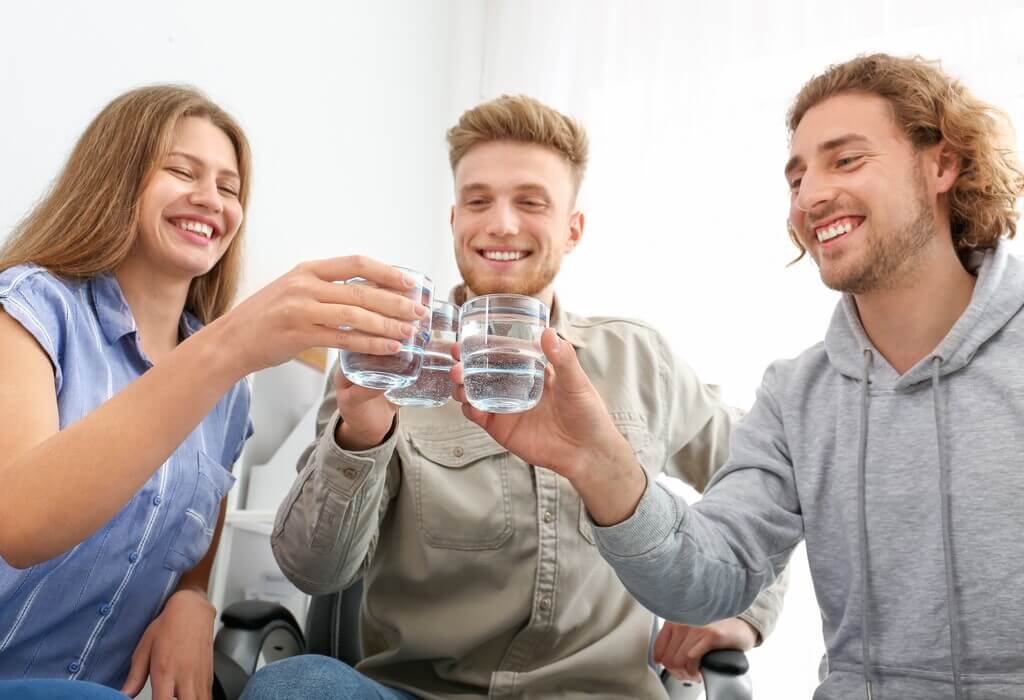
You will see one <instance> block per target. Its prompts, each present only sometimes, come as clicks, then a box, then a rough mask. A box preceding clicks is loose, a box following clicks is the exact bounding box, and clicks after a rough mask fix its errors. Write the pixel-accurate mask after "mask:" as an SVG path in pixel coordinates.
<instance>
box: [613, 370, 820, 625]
mask: <svg viewBox="0 0 1024 700" xmlns="http://www.w3.org/2000/svg"><path fill="white" fill-rule="evenodd" d="M773 378H774V371H773V369H769V371H768V373H767V374H766V375H765V381H764V383H763V384H762V386H761V388H760V390H759V391H758V395H757V400H756V401H755V403H754V407H753V408H752V409H751V412H750V413H749V414H748V415H747V416H746V417H745V418H744V419H743V420H741V421H740V423H739V424H738V426H737V427H736V430H735V432H734V433H733V436H732V440H731V450H730V451H731V456H730V458H729V460H728V462H727V463H726V464H725V466H724V467H722V468H721V469H720V470H718V472H716V474H715V475H714V477H713V478H712V480H711V483H710V485H709V486H708V489H707V491H706V492H705V494H704V497H703V499H702V500H701V501H700V502H699V503H697V504H695V505H694V506H688V505H687V504H686V502H685V501H684V500H683V499H682V498H680V497H678V496H676V495H674V494H672V493H671V492H669V491H668V490H667V489H665V488H664V487H663V486H661V485H660V484H658V483H655V482H649V483H648V485H647V489H646V491H645V492H644V495H643V497H642V498H641V499H640V503H639V504H638V505H637V509H636V512H634V514H633V515H632V516H630V517H629V518H628V519H627V520H625V521H623V522H621V523H619V524H617V525H613V526H611V527H606V528H602V527H596V526H595V527H594V532H595V535H596V538H597V541H598V544H599V546H600V550H601V553H602V555H603V556H604V557H605V559H607V560H608V562H609V563H610V564H611V565H612V567H613V568H614V569H615V570H616V573H617V574H618V575H619V578H620V579H622V582H623V583H624V584H625V586H626V588H627V589H629V591H630V593H632V594H633V595H634V596H635V597H636V598H637V600H639V601H640V602H641V603H642V604H643V605H644V606H645V607H647V608H648V609H650V610H651V611H653V612H654V613H655V614H657V615H659V616H660V617H664V618H665V619H667V620H672V621H674V622H682V623H685V624H691V625H705V624H708V623H710V622H713V621H715V620H721V619H724V618H728V617H734V616H737V615H739V614H741V613H744V611H747V610H748V608H750V607H751V605H752V604H753V603H754V601H755V599H756V598H757V597H758V595H759V594H761V592H762V591H764V590H765V589H767V588H768V587H769V586H770V585H771V584H772V583H773V582H774V581H775V580H776V578H777V577H778V576H779V574H780V573H781V572H782V570H783V568H784V567H785V565H786V563H787V562H788V560H789V556H790V554H791V553H792V551H793V548H794V547H796V545H797V544H798V543H799V542H800V540H801V539H802V538H803V517H802V515H801V512H800V505H799V501H798V498H797V492H796V483H795V479H794V473H793V467H792V464H791V462H790V458H789V450H788V447H787V444H786V436H785V430H784V426H783V421H782V416H781V411H780V410H779V404H778V402H777V401H776V399H775V396H774V394H773V392H772V389H771V386H772V384H773ZM783 585H784V584H783Z"/></svg>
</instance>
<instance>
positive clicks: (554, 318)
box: [448, 284, 586, 349]
mask: <svg viewBox="0 0 1024 700" xmlns="http://www.w3.org/2000/svg"><path fill="white" fill-rule="evenodd" d="M448 300H449V301H450V302H452V303H453V304H456V305H458V306H462V305H463V304H465V303H466V285H465V284H459V285H456V286H455V287H453V288H452V291H451V292H450V293H449V294H448ZM548 325H549V326H551V327H552V328H554V329H555V332H556V333H558V335H559V337H561V338H563V339H565V340H567V341H569V342H570V343H572V346H573V347H574V348H577V349H579V348H583V347H586V341H585V339H584V338H583V336H582V335H581V334H580V329H579V328H577V327H575V326H574V325H573V324H572V319H571V318H570V315H569V314H568V313H566V312H565V311H563V310H562V305H561V304H560V303H558V295H557V294H555V295H553V296H552V299H551V318H550V321H549V323H548Z"/></svg>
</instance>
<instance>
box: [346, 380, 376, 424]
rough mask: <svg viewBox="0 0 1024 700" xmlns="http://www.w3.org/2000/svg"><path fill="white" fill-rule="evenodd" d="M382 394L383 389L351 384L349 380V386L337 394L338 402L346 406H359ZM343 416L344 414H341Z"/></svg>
mask: <svg viewBox="0 0 1024 700" xmlns="http://www.w3.org/2000/svg"><path fill="white" fill-rule="evenodd" d="M383 395H384V390H383V389H369V388H367V387H365V386H359V385H358V384H352V383H351V382H349V388H347V389H344V390H343V391H341V392H340V393H339V394H338V397H339V403H342V404H344V405H345V406H346V407H347V408H355V407H356V406H361V405H363V404H364V403H367V402H368V401H373V400H374V399H376V398H379V397H381V396H383ZM342 415H343V416H344V414H342Z"/></svg>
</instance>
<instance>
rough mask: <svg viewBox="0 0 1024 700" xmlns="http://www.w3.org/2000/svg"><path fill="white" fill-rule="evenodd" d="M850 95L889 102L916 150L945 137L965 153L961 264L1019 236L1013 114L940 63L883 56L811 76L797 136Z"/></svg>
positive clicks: (792, 114)
mask: <svg viewBox="0 0 1024 700" xmlns="http://www.w3.org/2000/svg"><path fill="white" fill-rule="evenodd" d="M850 92H866V93H870V94H874V95H878V96H880V97H883V98H885V99H886V100H887V101H888V102H889V104H890V106H891V107H892V111H893V116H894V117H895V119H896V123H897V124H898V125H899V126H900V128H902V129H903V132H904V133H905V134H906V135H907V137H908V138H909V139H910V141H911V143H912V144H913V145H914V148H915V149H918V150H920V149H924V148H927V147H929V146H934V145H935V144H937V143H939V142H940V141H943V140H945V141H946V143H948V144H949V146H950V148H952V150H953V152H954V153H955V154H956V155H957V158H958V160H959V167H960V172H959V175H958V176H957V179H956V182H955V183H954V184H953V187H952V189H950V191H949V192H948V193H947V199H948V202H949V209H950V227H951V230H952V235H953V244H954V246H955V247H956V250H957V254H958V255H960V257H961V259H964V257H965V256H966V254H967V253H969V252H970V251H971V250H975V249H986V248H992V247H994V246H995V245H996V243H997V242H998V240H999V239H1000V238H1002V237H1006V238H1013V237H1014V235H1015V234H1016V232H1017V210H1016V206H1017V200H1018V199H1019V198H1020V197H1021V195H1022V193H1024V171H1022V170H1021V166H1020V164H1019V162H1018V160H1017V155H1016V153H1015V151H1014V149H1013V147H1012V144H1013V128H1012V125H1011V124H1010V120H1009V118H1008V117H1007V116H1006V114H1005V113H1003V112H1002V111H1000V110H998V109H996V108H995V107H993V106H992V105H990V104H987V103H986V102H983V101H982V100H979V99H978V98H976V97H975V96H974V95H972V94H971V93H970V92H968V90H967V89H966V88H965V87H964V86H963V85H962V84H961V83H960V81H958V80H956V79H954V78H952V77H950V76H949V75H947V74H946V73H945V72H943V71H942V69H941V68H940V66H939V63H938V62H937V61H927V60H925V59H923V58H921V57H920V56H914V57H911V58H900V57H895V56H890V55H888V54H882V53H877V54H872V55H869V56H858V57H857V58H855V59H853V60H852V61H847V62H846V63H840V64H837V65H833V66H829V68H828V69H827V70H826V71H825V72H824V73H822V74H821V75H817V76H815V77H813V78H811V80H810V81H808V82H807V83H806V84H805V85H804V86H803V88H801V89H800V92H799V93H798V94H797V96H796V99H795V100H793V104H792V106H791V107H790V109H789V113H788V114H787V116H786V124H787V126H788V127H789V134H790V137H792V135H793V133H794V132H795V131H796V128H797V126H799V125H800V121H801V120H802V119H803V118H804V115H805V114H806V113H807V111H808V110H809V109H811V108H812V107H814V106H816V105H818V104H820V103H821V102H824V101H825V100H827V99H829V98H830V97H834V96H836V95H840V94H843V93H850ZM789 235H790V238H791V239H792V240H793V243H794V244H795V245H796V246H797V248H799V249H800V257H803V255H804V253H805V252H806V250H805V249H804V246H803V244H802V243H801V242H800V239H799V238H798V237H797V236H796V234H795V232H794V231H793V230H792V228H790V230H789ZM797 259H799V258H797Z"/></svg>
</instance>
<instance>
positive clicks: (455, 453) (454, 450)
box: [452, 447, 466, 457]
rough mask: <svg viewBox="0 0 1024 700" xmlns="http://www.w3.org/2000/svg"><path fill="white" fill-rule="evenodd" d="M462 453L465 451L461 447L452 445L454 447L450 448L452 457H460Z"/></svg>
mask: <svg viewBox="0 0 1024 700" xmlns="http://www.w3.org/2000/svg"><path fill="white" fill-rule="evenodd" d="M464 454H466V451H465V450H463V449H462V448H461V447H454V448H452V456H453V457H461V456H462V455H464Z"/></svg>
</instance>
